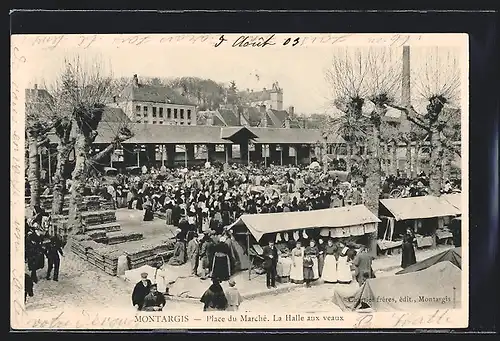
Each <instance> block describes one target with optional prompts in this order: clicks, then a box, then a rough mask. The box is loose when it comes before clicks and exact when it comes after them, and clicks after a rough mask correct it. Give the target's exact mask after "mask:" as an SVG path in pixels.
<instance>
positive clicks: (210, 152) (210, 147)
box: [207, 143, 215, 162]
mask: <svg viewBox="0 0 500 341" xmlns="http://www.w3.org/2000/svg"><path fill="white" fill-rule="evenodd" d="M207 160H208V161H209V162H212V161H214V160H215V144H213V143H208V144H207Z"/></svg>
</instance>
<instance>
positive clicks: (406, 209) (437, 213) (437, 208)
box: [380, 195, 461, 221]
mask: <svg viewBox="0 0 500 341" xmlns="http://www.w3.org/2000/svg"><path fill="white" fill-rule="evenodd" d="M380 203H381V204H382V205H383V206H384V207H385V208H386V209H387V210H388V211H389V212H390V213H391V214H392V215H393V216H394V218H395V219H396V220H397V221H400V220H408V219H425V218H436V217H446V216H456V215H460V214H461V213H460V210H459V209H458V208H456V207H455V206H453V205H452V204H450V203H449V202H448V201H446V200H442V199H440V198H438V197H434V196H430V195H426V196H422V197H412V198H399V199H382V200H380Z"/></svg>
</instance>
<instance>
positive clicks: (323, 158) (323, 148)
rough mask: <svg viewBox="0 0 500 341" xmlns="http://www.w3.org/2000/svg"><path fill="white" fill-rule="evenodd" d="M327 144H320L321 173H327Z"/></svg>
mask: <svg viewBox="0 0 500 341" xmlns="http://www.w3.org/2000/svg"><path fill="white" fill-rule="evenodd" d="M327 148H328V147H327V144H326V142H323V143H322V144H321V151H322V153H321V154H322V155H321V159H322V161H323V172H325V173H326V172H328V158H327V156H326V155H327V154H328V150H327Z"/></svg>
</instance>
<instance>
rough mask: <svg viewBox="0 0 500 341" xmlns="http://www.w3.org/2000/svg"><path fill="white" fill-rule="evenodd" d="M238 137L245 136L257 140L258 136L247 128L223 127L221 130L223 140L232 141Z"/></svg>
mask: <svg viewBox="0 0 500 341" xmlns="http://www.w3.org/2000/svg"><path fill="white" fill-rule="evenodd" d="M236 135H239V136H241V135H244V136H247V137H248V138H252V139H254V138H256V137H257V136H256V135H255V133H254V132H253V131H251V130H250V129H249V128H247V127H223V128H221V134H220V136H221V138H223V139H230V138H232V137H234V136H236Z"/></svg>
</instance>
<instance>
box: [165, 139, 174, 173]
mask: <svg viewBox="0 0 500 341" xmlns="http://www.w3.org/2000/svg"><path fill="white" fill-rule="evenodd" d="M165 150H166V153H167V166H168V167H173V166H174V164H175V144H174V143H170V144H166V145H165Z"/></svg>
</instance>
